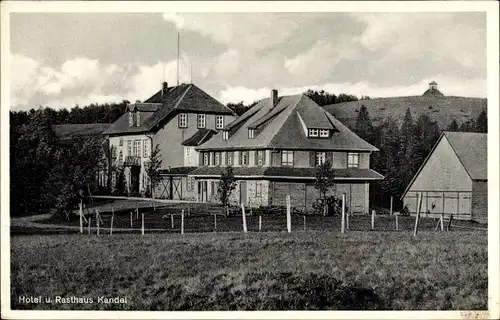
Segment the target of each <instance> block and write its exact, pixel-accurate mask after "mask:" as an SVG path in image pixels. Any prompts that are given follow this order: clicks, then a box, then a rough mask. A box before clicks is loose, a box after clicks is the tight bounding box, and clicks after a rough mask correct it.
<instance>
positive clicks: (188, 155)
mask: <svg viewBox="0 0 500 320" xmlns="http://www.w3.org/2000/svg"><path fill="white" fill-rule="evenodd" d="M186 157H191V147H186Z"/></svg>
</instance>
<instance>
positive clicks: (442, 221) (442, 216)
mask: <svg viewBox="0 0 500 320" xmlns="http://www.w3.org/2000/svg"><path fill="white" fill-rule="evenodd" d="M439 222H440V223H441V231H444V214H442V213H441V216H440V217H439Z"/></svg>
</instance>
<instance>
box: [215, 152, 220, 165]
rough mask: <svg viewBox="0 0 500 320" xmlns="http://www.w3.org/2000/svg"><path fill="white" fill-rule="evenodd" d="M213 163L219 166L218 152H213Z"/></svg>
mask: <svg viewBox="0 0 500 320" xmlns="http://www.w3.org/2000/svg"><path fill="white" fill-rule="evenodd" d="M214 165H216V166H220V152H215V154H214Z"/></svg>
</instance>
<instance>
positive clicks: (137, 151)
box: [133, 140, 142, 157]
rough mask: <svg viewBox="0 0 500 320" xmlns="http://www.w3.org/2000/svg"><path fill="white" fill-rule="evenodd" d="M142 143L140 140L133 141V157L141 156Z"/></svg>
mask: <svg viewBox="0 0 500 320" xmlns="http://www.w3.org/2000/svg"><path fill="white" fill-rule="evenodd" d="M141 142H142V141H141V140H134V151H133V152H134V156H135V157H140V156H141V151H142V150H141V149H142V148H141V147H142V146H141V144H142V143H141Z"/></svg>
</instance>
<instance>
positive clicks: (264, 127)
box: [197, 94, 378, 152]
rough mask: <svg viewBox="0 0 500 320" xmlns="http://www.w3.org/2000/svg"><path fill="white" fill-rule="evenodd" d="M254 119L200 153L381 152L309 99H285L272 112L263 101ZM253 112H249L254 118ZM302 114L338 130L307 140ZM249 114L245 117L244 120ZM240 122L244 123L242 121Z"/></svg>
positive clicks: (205, 147) (266, 100)
mask: <svg viewBox="0 0 500 320" xmlns="http://www.w3.org/2000/svg"><path fill="white" fill-rule="evenodd" d="M254 108H255V110H256V111H253V113H252V115H251V116H248V117H247V118H246V120H245V121H244V122H243V123H242V124H239V126H240V127H239V128H238V129H236V131H235V132H234V133H233V135H231V136H230V137H229V139H228V140H226V141H224V140H222V137H221V136H216V137H214V138H212V139H210V140H209V141H207V142H206V143H204V144H202V145H201V146H200V147H199V148H197V150H238V149H266V148H267V149H270V148H275V149H302V150H310V149H321V150H332V151H333V150H339V151H340V150H352V151H366V152H369V151H378V149H377V148H376V147H374V146H372V145H371V144H369V143H368V142H366V141H364V140H363V139H361V138H360V137H358V136H357V135H356V134H355V133H354V132H352V131H351V130H349V129H348V128H347V127H346V126H344V125H343V124H342V123H340V121H338V120H337V119H335V118H334V117H333V116H332V115H331V114H329V113H328V112H325V110H324V109H323V108H321V107H320V106H318V105H317V104H316V103H315V102H314V101H312V100H311V99H310V98H309V97H307V96H306V95H303V94H301V95H294V96H283V97H282V98H281V99H280V100H279V102H278V104H277V105H276V106H275V107H274V108H271V106H270V99H269V98H267V99H264V100H261V101H260V102H259V103H258V104H257V105H256V106H254V107H253V108H252V109H254ZM252 109H250V110H249V111H247V112H248V113H249V114H250V111H251V110H252ZM298 112H301V113H306V112H307V113H312V114H314V115H311V116H308V117H309V118H308V119H309V120H311V121H312V122H315V123H316V124H318V123H319V122H321V123H322V125H323V124H324V123H327V122H328V123H329V124H330V126H331V128H334V129H335V130H334V131H333V134H332V136H331V137H330V138H322V139H311V138H308V137H307V130H304V127H303V125H302V124H301V123H300V119H299V117H298ZM244 116H245V114H244V115H243V116H242V117H244ZM238 120H240V119H238ZM256 125H257V126H259V127H258V132H257V133H256V135H255V137H254V138H253V139H249V138H248V129H249V128H253V127H254V126H256Z"/></svg>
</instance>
